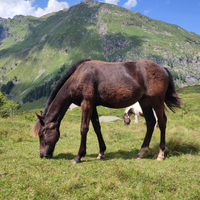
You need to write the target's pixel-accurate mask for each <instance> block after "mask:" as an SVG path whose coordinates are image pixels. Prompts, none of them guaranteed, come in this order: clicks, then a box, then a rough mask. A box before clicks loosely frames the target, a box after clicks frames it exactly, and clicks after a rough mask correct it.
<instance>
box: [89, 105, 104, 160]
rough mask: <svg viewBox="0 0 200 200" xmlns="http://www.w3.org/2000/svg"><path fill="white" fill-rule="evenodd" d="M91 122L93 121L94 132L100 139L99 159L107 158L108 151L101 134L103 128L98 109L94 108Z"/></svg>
mask: <svg viewBox="0 0 200 200" xmlns="http://www.w3.org/2000/svg"><path fill="white" fill-rule="evenodd" d="M91 121H92V125H93V127H94V131H95V133H96V134H97V138H98V142H99V149H100V153H99V155H98V157H97V159H104V158H105V155H104V152H105V151H106V145H105V142H104V140H103V136H102V134H101V126H100V124H99V117H98V113H97V109H96V107H94V110H93V114H92V118H91Z"/></svg>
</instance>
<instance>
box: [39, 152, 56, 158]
mask: <svg viewBox="0 0 200 200" xmlns="http://www.w3.org/2000/svg"><path fill="white" fill-rule="evenodd" d="M44 157H45V158H47V159H51V158H52V157H53V155H52V154H51V155H43V154H42V153H40V158H44Z"/></svg>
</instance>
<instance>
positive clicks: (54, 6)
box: [35, 0, 69, 17]
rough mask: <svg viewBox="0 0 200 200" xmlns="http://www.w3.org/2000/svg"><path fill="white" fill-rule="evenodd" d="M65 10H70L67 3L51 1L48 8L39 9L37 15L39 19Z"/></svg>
mask: <svg viewBox="0 0 200 200" xmlns="http://www.w3.org/2000/svg"><path fill="white" fill-rule="evenodd" d="M64 8H69V4H68V3H67V2H58V1H57V0H49V2H48V5H47V7H46V8H44V9H42V8H38V9H37V10H36V11H35V13H36V16H37V17H40V16H42V15H45V14H48V13H52V12H57V11H59V10H63V9H64Z"/></svg>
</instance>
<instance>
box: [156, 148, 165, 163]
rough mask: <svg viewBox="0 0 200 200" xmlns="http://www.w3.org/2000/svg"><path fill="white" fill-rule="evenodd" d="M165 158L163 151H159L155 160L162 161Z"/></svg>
mask: <svg viewBox="0 0 200 200" xmlns="http://www.w3.org/2000/svg"><path fill="white" fill-rule="evenodd" d="M164 158H165V150H164V151H163V150H162V149H160V151H159V154H158V157H157V160H159V161H162V160H164Z"/></svg>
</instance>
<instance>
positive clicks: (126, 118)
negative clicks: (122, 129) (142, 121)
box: [123, 101, 158, 127]
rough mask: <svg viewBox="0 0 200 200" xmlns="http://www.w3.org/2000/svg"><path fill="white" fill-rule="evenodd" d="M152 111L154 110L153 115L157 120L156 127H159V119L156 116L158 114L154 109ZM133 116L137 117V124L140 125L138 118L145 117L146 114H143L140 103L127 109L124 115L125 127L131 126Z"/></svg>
mask: <svg viewBox="0 0 200 200" xmlns="http://www.w3.org/2000/svg"><path fill="white" fill-rule="evenodd" d="M152 110H153V115H154V117H155V119H156V125H157V123H158V118H157V116H156V113H155V111H154V109H152ZM132 114H133V115H134V116H135V123H138V117H139V116H141V117H144V114H143V112H142V108H141V106H140V104H139V102H138V101H137V102H136V103H134V104H133V105H131V106H129V107H127V108H126V109H125V111H124V115H123V118H124V125H125V126H127V125H129V124H130V122H131V119H130V116H131V115H132ZM156 125H155V127H156Z"/></svg>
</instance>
